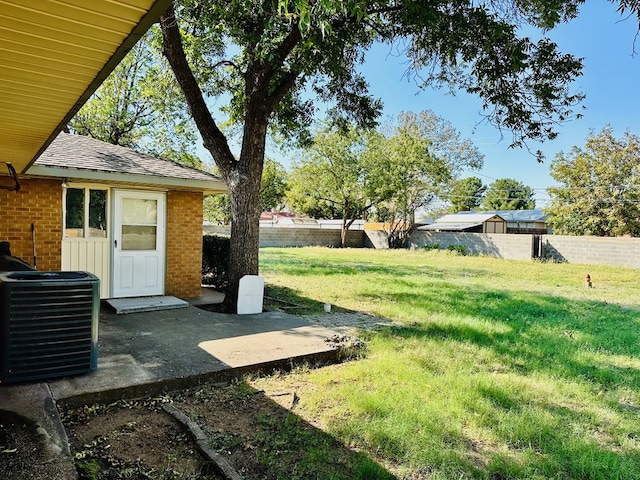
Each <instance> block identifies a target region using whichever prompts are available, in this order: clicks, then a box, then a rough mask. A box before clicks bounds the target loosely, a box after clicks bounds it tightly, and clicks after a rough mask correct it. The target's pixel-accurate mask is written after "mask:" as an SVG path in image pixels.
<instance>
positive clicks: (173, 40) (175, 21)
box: [160, 0, 582, 310]
mask: <svg viewBox="0 0 640 480" xmlns="http://www.w3.org/2000/svg"><path fill="white" fill-rule="evenodd" d="M580 3H581V2H580V0H575V1H571V2H569V3H562V4H558V2H554V1H551V0H541V1H539V2H517V1H506V2H486V3H476V2H472V1H470V0H463V1H458V2H444V3H425V2H415V1H414V0H400V1H397V0H392V1H391V0H389V1H385V0H382V1H379V0H376V1H372V0H371V1H369V0H323V1H322V2H318V1H315V0H295V1H291V0H274V1H265V2H249V1H232V2H229V1H228V0H199V1H195V0H182V1H181V2H180V3H179V5H177V8H173V7H171V8H169V9H168V10H167V12H166V13H165V14H164V15H163V16H162V17H161V19H160V24H161V28H162V33H163V53H164V55H165V57H166V58H167V59H168V61H169V64H170V65H171V68H172V70H173V72H174V73H175V76H176V79H177V81H178V83H179V84H180V87H181V89H182V91H183V93H184V95H185V98H186V101H187V104H188V105H189V109H190V111H191V114H192V115H193V118H194V121H195V123H196V125H197V126H198V130H199V131H200V134H201V136H202V139H203V142H204V146H205V148H206V149H207V150H209V151H210V152H211V155H212V157H213V159H214V160H215V162H216V164H217V165H218V167H219V169H220V172H221V175H222V177H223V179H224V180H225V182H226V183H227V185H228V187H229V192H230V199H231V212H232V224H231V225H232V226H231V229H232V232H231V254H230V264H231V270H230V272H229V273H230V275H229V276H230V287H229V289H228V290H227V292H226V294H227V295H226V297H225V306H226V308H227V309H229V310H231V309H234V308H235V304H236V299H237V287H238V282H239V280H240V278H241V277H242V276H243V275H246V274H257V273H258V252H259V248H258V237H259V221H258V214H259V212H260V195H259V192H260V180H261V177H262V170H263V162H264V156H265V141H266V136H267V132H268V130H269V129H270V128H273V129H276V130H279V131H281V132H284V135H286V136H289V137H290V138H301V137H302V138H304V132H306V128H307V127H308V126H309V125H310V123H311V121H312V118H313V116H314V115H315V114H316V110H315V107H314V105H313V101H314V100H316V99H317V100H320V101H322V102H325V104H327V105H329V106H330V108H329V112H328V113H329V116H330V118H331V119H332V120H333V121H335V122H337V123H342V124H343V125H344V124H345V121H347V122H349V123H354V124H356V125H358V126H359V127H362V126H373V124H374V121H375V119H376V117H377V116H378V115H379V113H380V111H381V103H380V102H379V101H378V100H377V99H374V98H372V97H371V95H369V93H368V89H367V83H366V81H365V79H364V78H363V77H362V76H361V75H360V74H359V73H358V66H359V65H360V64H362V63H363V62H364V60H365V51H366V50H367V49H368V48H369V47H370V46H371V45H372V44H373V43H374V42H382V43H387V44H389V45H394V46H395V47H400V48H402V49H403V53H405V54H406V55H407V57H408V59H409V64H408V75H413V77H414V78H415V79H418V80H420V86H433V85H448V86H450V87H452V88H455V87H460V88H462V89H464V90H466V91H468V92H470V93H473V94H476V95H478V96H480V97H481V98H482V99H483V100H484V101H485V104H484V106H485V107H486V108H485V112H484V113H485V118H486V119H487V120H488V121H490V122H492V123H494V124H495V125H498V126H499V127H503V128H506V129H509V130H511V131H512V132H513V135H514V137H513V141H512V144H513V145H521V144H522V143H523V142H525V141H526V140H527V139H535V140H544V139H547V138H553V137H555V136H556V132H555V130H554V128H555V125H556V124H557V122H559V121H563V120H566V119H569V118H571V117H572V108H573V107H574V106H575V105H576V104H577V103H579V102H580V101H581V99H582V96H581V95H580V94H573V93H571V92H570V90H569V87H570V82H571V81H572V80H573V79H574V78H576V77H577V76H578V75H580V74H581V68H582V65H581V62H580V60H578V59H576V58H574V57H573V56H571V55H563V54H560V53H559V52H558V51H557V48H556V45H555V44H554V43H553V42H552V41H550V40H549V39H546V38H542V39H540V40H538V41H535V42H534V41H532V40H531V39H529V38H527V37H520V33H521V32H522V31H524V29H520V28H518V27H519V26H520V24H522V23H529V24H531V25H533V26H534V27H538V28H540V29H543V30H547V29H550V28H551V27H553V26H554V25H556V24H557V23H559V22H562V21H566V20H569V19H571V18H573V17H574V16H575V15H576V14H577V6H578V5H579V4H580ZM176 13H177V15H176ZM308 93H312V95H313V96H312V97H311V98H310V97H309V96H308V95H307V94H308ZM223 95H224V97H223V100H224V101H225V105H224V112H225V113H226V114H227V115H228V121H229V122H230V123H232V124H235V125H239V126H240V128H241V137H242V138H241V140H240V144H241V149H240V153H239V155H238V157H236V156H235V155H234V154H233V153H232V151H231V148H230V146H229V138H228V136H227V135H226V134H225V133H224V132H223V131H222V129H221V122H220V120H215V119H214V117H213V115H212V114H211V111H210V110H209V108H208V106H207V102H206V99H207V98H209V99H213V98H220V97H221V96H223ZM227 98H228V102H226V99H227Z"/></svg>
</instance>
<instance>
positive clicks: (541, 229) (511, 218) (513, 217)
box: [460, 209, 552, 235]
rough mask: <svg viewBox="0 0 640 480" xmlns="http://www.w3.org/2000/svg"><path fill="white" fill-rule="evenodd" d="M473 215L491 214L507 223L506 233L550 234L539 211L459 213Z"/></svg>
mask: <svg viewBox="0 0 640 480" xmlns="http://www.w3.org/2000/svg"><path fill="white" fill-rule="evenodd" d="M474 213H492V214H494V215H499V216H500V217H502V218H504V219H505V220H506V221H507V233H529V234H537V235H546V234H549V233H552V232H551V228H550V227H549V226H548V225H547V217H548V215H545V214H544V212H543V211H542V210H540V209H533V210H489V211H482V212H460V214H462V215H469V214H474Z"/></svg>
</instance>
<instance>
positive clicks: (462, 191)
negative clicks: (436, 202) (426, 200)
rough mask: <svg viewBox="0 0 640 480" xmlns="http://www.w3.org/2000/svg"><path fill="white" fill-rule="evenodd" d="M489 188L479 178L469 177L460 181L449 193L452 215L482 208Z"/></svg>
mask: <svg viewBox="0 0 640 480" xmlns="http://www.w3.org/2000/svg"><path fill="white" fill-rule="evenodd" d="M486 189H487V187H486V186H485V185H484V184H483V183H482V180H481V179H480V178H478V177H467V178H463V179H461V180H458V181H457V182H455V183H454V184H453V186H452V187H451V191H450V193H449V202H450V203H451V207H450V208H449V212H450V213H456V212H467V211H470V210H475V209H477V208H478V207H480V204H481V203H482V198H483V197H484V192H485V190H486Z"/></svg>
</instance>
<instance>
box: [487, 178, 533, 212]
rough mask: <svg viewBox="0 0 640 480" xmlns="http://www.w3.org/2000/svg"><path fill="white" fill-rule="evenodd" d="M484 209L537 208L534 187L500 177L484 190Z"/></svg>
mask: <svg viewBox="0 0 640 480" xmlns="http://www.w3.org/2000/svg"><path fill="white" fill-rule="evenodd" d="M481 207H482V210H530V209H532V208H536V201H535V200H534V198H533V189H532V188H531V187H529V186H527V185H525V184H524V183H522V182H519V181H518V180H514V179H512V178H499V179H497V180H496V181H494V182H493V183H490V184H489V186H488V187H487V189H486V190H485V192H484V197H483V199H482V204H481Z"/></svg>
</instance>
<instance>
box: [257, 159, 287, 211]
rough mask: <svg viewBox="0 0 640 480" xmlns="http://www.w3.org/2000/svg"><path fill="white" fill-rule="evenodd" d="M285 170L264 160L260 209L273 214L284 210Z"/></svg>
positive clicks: (277, 163) (268, 160) (269, 160)
mask: <svg viewBox="0 0 640 480" xmlns="http://www.w3.org/2000/svg"><path fill="white" fill-rule="evenodd" d="M288 177H289V174H288V173H287V169H286V168H285V167H284V165H282V164H281V163H279V162H276V161H275V160H272V159H271V158H266V159H265V161H264V169H263V170H262V181H261V182H260V208H261V210H262V211H263V212H275V211H280V210H282V209H283V208H284V206H285V203H286V194H287V180H288Z"/></svg>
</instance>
